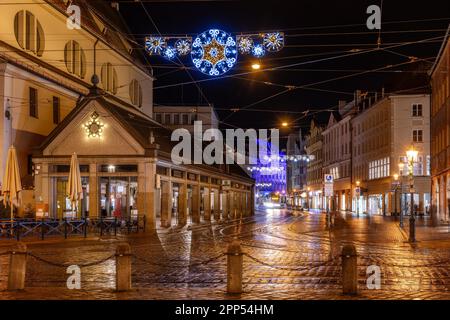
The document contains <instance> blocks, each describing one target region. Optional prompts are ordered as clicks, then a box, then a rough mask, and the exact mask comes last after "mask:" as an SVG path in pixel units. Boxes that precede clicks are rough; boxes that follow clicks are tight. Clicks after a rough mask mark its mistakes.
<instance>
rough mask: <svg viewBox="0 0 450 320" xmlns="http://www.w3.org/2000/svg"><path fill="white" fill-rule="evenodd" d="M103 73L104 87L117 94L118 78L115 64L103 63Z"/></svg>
mask: <svg viewBox="0 0 450 320" xmlns="http://www.w3.org/2000/svg"><path fill="white" fill-rule="evenodd" d="M101 75H102V77H101V79H102V85H103V89H105V90H106V91H109V92H110V93H112V94H116V93H117V87H118V78H117V72H116V69H115V68H114V67H113V65H112V64H111V63H109V62H108V63H105V64H103V65H102V70H101Z"/></svg>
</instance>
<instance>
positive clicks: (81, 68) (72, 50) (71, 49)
mask: <svg viewBox="0 0 450 320" xmlns="http://www.w3.org/2000/svg"><path fill="white" fill-rule="evenodd" d="M64 62H65V63H66V68H67V71H69V72H70V73H72V74H75V75H77V76H78V77H80V78H82V79H83V78H84V76H85V75H86V55H85V53H84V50H83V48H81V46H80V44H79V43H78V42H77V41H73V40H70V41H69V42H67V43H66V46H65V48H64Z"/></svg>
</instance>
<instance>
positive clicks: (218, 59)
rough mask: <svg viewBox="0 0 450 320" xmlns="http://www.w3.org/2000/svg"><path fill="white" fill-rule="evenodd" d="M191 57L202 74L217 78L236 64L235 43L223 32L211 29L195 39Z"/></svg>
mask: <svg viewBox="0 0 450 320" xmlns="http://www.w3.org/2000/svg"><path fill="white" fill-rule="evenodd" d="M191 56H192V62H193V63H194V65H195V67H196V68H197V69H198V70H200V71H201V72H202V73H204V74H207V75H210V76H219V75H222V74H224V73H226V72H228V71H229V70H230V69H231V68H233V67H234V65H235V64H236V61H237V48H236V41H235V40H234V38H233V37H232V36H231V35H230V34H228V33H226V32H225V31H222V30H218V29H211V30H208V31H205V32H203V33H201V34H200V35H198V36H197V37H196V38H195V40H194V42H193V44H192V51H191Z"/></svg>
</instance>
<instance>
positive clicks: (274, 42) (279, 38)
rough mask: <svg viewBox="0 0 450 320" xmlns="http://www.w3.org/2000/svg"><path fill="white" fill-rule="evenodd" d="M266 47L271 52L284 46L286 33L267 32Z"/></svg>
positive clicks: (264, 39)
mask: <svg viewBox="0 0 450 320" xmlns="http://www.w3.org/2000/svg"><path fill="white" fill-rule="evenodd" d="M262 37H263V45H264V48H265V49H266V50H267V51H269V52H278V51H280V50H281V49H282V48H283V47H284V33H283V32H272V33H265V34H264V35H263V36H262Z"/></svg>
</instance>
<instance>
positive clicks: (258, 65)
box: [252, 62, 261, 70]
mask: <svg viewBox="0 0 450 320" xmlns="http://www.w3.org/2000/svg"><path fill="white" fill-rule="evenodd" d="M252 69H253V70H259V69H261V65H260V64H259V62H254V63H252Z"/></svg>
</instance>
